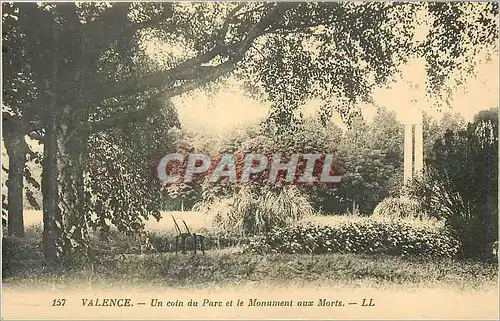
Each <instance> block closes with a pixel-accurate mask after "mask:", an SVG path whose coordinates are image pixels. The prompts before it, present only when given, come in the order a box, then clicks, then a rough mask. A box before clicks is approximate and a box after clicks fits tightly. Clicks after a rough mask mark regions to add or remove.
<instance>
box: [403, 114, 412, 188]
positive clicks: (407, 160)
mask: <svg viewBox="0 0 500 321" xmlns="http://www.w3.org/2000/svg"><path fill="white" fill-rule="evenodd" d="M404 126H405V138H404V151H403V152H404V163H403V165H404V183H405V184H406V183H407V182H408V181H410V180H411V179H412V177H413V157H412V156H413V137H412V136H413V135H412V134H413V133H412V131H413V130H412V129H413V128H412V127H413V125H412V124H410V123H406V124H405V125H404Z"/></svg>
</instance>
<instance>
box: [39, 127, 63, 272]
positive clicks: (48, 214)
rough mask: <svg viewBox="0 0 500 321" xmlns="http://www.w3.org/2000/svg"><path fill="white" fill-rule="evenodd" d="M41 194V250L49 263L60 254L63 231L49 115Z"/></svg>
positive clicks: (52, 133) (52, 128)
mask: <svg viewBox="0 0 500 321" xmlns="http://www.w3.org/2000/svg"><path fill="white" fill-rule="evenodd" d="M42 165H43V171H42V194H43V236H42V244H43V252H44V255H45V259H46V261H47V263H48V264H49V265H53V264H55V263H57V262H58V261H59V259H60V257H61V254H62V246H61V245H62V244H61V243H60V242H58V241H59V240H60V238H61V236H62V232H63V226H64V225H63V221H62V215H61V210H60V208H59V197H58V177H59V171H58V168H57V167H58V166H57V136H56V124H55V119H54V117H50V119H49V122H48V124H47V131H46V133H45V143H44V149H43V161H42Z"/></svg>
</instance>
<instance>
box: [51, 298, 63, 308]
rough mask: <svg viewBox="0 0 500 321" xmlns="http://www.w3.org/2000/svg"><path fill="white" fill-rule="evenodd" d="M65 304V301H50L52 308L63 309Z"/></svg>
mask: <svg viewBox="0 0 500 321" xmlns="http://www.w3.org/2000/svg"><path fill="white" fill-rule="evenodd" d="M65 303H66V299H54V300H52V306H53V307H63V306H64V304H65Z"/></svg>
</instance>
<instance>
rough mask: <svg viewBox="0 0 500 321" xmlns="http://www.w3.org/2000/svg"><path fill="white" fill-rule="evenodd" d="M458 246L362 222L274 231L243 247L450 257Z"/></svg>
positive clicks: (430, 234) (437, 234)
mask: <svg viewBox="0 0 500 321" xmlns="http://www.w3.org/2000/svg"><path fill="white" fill-rule="evenodd" d="M459 248H460V243H459V241H458V240H457V239H455V238H454V237H453V236H452V235H451V234H449V233H448V232H447V231H446V230H444V229H439V230H436V229H429V228H426V227H415V226H412V225H409V224H408V223H404V222H397V221H387V222H384V221H382V222H381V221H374V220H369V219H367V220H365V221H359V222H351V223H344V224H341V225H339V226H336V227H332V226H319V225H314V224H306V225H298V226H295V227H292V228H289V229H282V228H277V229H274V230H273V231H271V232H269V233H267V234H265V235H263V236H260V237H254V238H252V239H251V241H250V242H249V243H248V245H247V246H245V251H247V252H253V253H261V254H263V253H312V254H321V253H333V252H340V253H365V254H388V255H400V256H427V257H454V256H455V255H456V254H457V252H458V250H459Z"/></svg>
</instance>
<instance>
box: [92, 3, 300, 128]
mask: <svg viewBox="0 0 500 321" xmlns="http://www.w3.org/2000/svg"><path fill="white" fill-rule="evenodd" d="M293 5H294V4H290V3H279V4H277V5H275V6H274V7H273V8H272V9H271V10H269V11H268V13H267V14H266V15H264V17H263V18H262V19H261V20H259V22H257V23H256V24H254V26H253V27H252V28H251V29H250V31H249V32H248V34H247V36H246V37H245V38H244V39H243V40H242V41H240V45H239V46H238V50H237V51H236V54H234V55H233V56H232V57H231V58H230V59H229V60H228V61H226V62H224V63H222V64H220V65H218V66H214V67H204V70H205V71H206V73H205V74H203V75H202V76H200V77H199V78H198V79H195V80H193V81H191V82H187V83H185V84H183V85H180V86H177V87H173V88H169V89H165V90H162V92H161V93H159V94H158V95H156V96H155V97H153V98H152V100H153V101H154V100H159V101H168V100H169V99H170V98H172V97H175V96H178V95H181V94H183V93H185V92H188V91H191V90H193V89H196V88H198V87H200V86H201V85H204V84H206V83H209V82H211V81H213V80H215V79H218V78H219V77H221V76H222V75H224V74H226V73H228V72H231V71H232V70H234V68H235V67H236V64H237V63H238V62H239V61H240V60H241V59H242V58H243V57H244V55H245V53H246V51H247V50H248V49H249V48H250V47H251V45H252V43H253V41H254V40H255V39H256V38H258V37H259V36H261V35H263V34H264V33H265V30H266V28H267V27H269V26H270V25H272V24H273V23H275V22H277V21H278V20H279V18H280V17H281V16H283V15H284V14H285V12H286V11H287V10H288V9H289V8H290V7H292V6H293ZM234 12H236V11H234ZM221 49H222V48H220V47H219V46H216V47H215V48H214V49H212V50H210V51H208V52H207V53H205V54H202V55H200V56H197V57H195V58H192V59H189V60H186V61H185V62H184V63H182V64H180V65H178V66H177V67H174V68H172V69H170V70H168V71H166V72H163V73H158V74H155V75H152V76H147V77H145V78H144V79H143V81H144V83H147V84H149V85H150V86H152V87H161V86H162V85H163V84H164V83H165V78H170V77H172V76H173V75H177V77H179V76H180V75H182V74H186V73H191V72H192V70H189V69H191V68H194V67H196V66H199V65H200V64H201V63H203V62H208V61H210V60H211V59H212V58H214V57H215V56H216V55H217V54H218V53H219V52H220V50H221ZM179 78H180V77H179ZM124 92H128V93H130V91H124ZM115 94H116V93H115ZM169 103H170V102H169ZM161 106H163V105H162V104H159V103H153V104H150V105H149V107H147V108H144V109H141V110H137V111H133V112H128V113H125V114H121V115H118V116H114V117H111V118H108V119H104V120H101V121H98V122H94V123H90V124H89V125H88V128H87V130H89V131H90V132H97V131H101V130H104V129H107V128H110V127H114V126H116V125H118V124H120V123H126V122H130V121H136V120H139V119H144V118H146V117H147V116H149V115H151V114H153V113H154V112H155V111H157V110H158V109H159V108H160V107H161Z"/></svg>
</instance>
